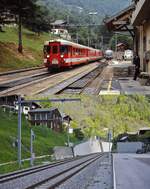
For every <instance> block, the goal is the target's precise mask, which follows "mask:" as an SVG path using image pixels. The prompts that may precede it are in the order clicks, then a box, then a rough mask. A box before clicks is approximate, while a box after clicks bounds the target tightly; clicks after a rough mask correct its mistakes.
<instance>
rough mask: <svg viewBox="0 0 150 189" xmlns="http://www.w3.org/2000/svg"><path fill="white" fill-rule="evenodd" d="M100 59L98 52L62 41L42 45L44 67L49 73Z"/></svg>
mask: <svg viewBox="0 0 150 189" xmlns="http://www.w3.org/2000/svg"><path fill="white" fill-rule="evenodd" d="M102 57H103V53H102V51H100V50H97V49H93V48H89V47H86V46H83V45H79V44H77V43H73V42H70V41H66V40H62V39H57V40H51V41H46V42H45V44H44V65H45V66H46V67H47V68H48V70H49V71H51V70H53V69H55V68H58V69H60V68H67V67H72V66H74V65H78V64H86V63H89V62H93V61H96V60H99V59H101V58H102Z"/></svg>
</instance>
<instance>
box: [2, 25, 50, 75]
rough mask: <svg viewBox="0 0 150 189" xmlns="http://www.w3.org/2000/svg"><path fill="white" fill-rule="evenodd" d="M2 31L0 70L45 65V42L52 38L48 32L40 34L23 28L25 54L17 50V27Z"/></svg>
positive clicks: (6, 28)
mask: <svg viewBox="0 0 150 189" xmlns="http://www.w3.org/2000/svg"><path fill="white" fill-rule="evenodd" d="M3 30H4V32H0V71H7V70H13V69H19V68H27V67H34V66H41V65H43V44H44V41H46V40H48V39H50V35H49V34H48V33H43V34H41V35H40V36H38V35H37V34H35V33H33V32H31V31H29V30H27V29H23V48H24V51H23V54H19V53H18V51H17V44H18V32H17V28H16V27H5V28H4V29H3Z"/></svg>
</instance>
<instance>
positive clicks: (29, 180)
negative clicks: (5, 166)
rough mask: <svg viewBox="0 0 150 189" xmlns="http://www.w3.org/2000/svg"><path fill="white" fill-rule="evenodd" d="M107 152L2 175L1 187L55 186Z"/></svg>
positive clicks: (21, 188) (12, 188)
mask: <svg viewBox="0 0 150 189" xmlns="http://www.w3.org/2000/svg"><path fill="white" fill-rule="evenodd" d="M104 155H105V154H104V153H99V154H92V155H88V156H82V157H78V158H74V159H69V160H65V161H62V162H57V163H53V164H49V165H44V166H40V167H35V168H32V169H26V170H23V171H18V172H14V173H11V174H7V175H4V176H1V177H0V189H1V188H3V189H6V188H7V189H14V188H19V189H31V188H32V189H33V188H42V189H45V188H50V189H52V188H55V187H57V186H59V185H60V184H62V183H64V182H65V181H66V180H68V179H69V178H71V177H72V176H73V175H75V174H77V173H78V172H80V171H81V170H83V169H84V168H86V167H87V166H88V165H90V164H92V163H93V162H95V161H97V160H99V159H100V158H102V157H103V156H104Z"/></svg>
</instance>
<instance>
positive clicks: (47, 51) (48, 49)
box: [43, 45, 51, 54]
mask: <svg viewBox="0 0 150 189" xmlns="http://www.w3.org/2000/svg"><path fill="white" fill-rule="evenodd" d="M50 51H51V47H50V46H49V45H45V46H44V49H43V52H44V54H50Z"/></svg>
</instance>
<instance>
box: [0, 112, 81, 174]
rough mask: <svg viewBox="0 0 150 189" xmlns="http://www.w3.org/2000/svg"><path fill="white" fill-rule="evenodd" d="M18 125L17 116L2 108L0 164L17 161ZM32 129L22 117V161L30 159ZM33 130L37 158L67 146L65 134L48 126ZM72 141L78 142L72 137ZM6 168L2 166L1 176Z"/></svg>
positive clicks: (0, 168) (0, 120)
mask: <svg viewBox="0 0 150 189" xmlns="http://www.w3.org/2000/svg"><path fill="white" fill-rule="evenodd" d="M17 124H18V120H17V114H13V113H12V112H3V111H2V109H1V108H0V164H1V163H5V162H10V161H16V160H17V147H14V143H15V141H16V140H17ZM30 128H31V127H30V125H29V123H28V121H27V120H26V119H25V118H24V117H23V116H22V159H24V158H29V157H30ZM32 129H33V130H34V133H35V140H34V141H33V148H34V153H35V155H36V157H37V156H42V155H50V154H52V148H53V147H54V146H65V143H67V134H66V133H65V132H64V133H56V132H53V131H52V130H51V129H49V128H47V127H46V126H37V127H33V128H32ZM70 141H71V142H76V141H78V140H77V139H76V138H75V137H74V136H70ZM4 168H5V167H1V166H0V174H1V173H2V172H5V169H4ZM16 168H17V167H16ZM13 169H15V168H14V167H13ZM9 171H10V170H9Z"/></svg>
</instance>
